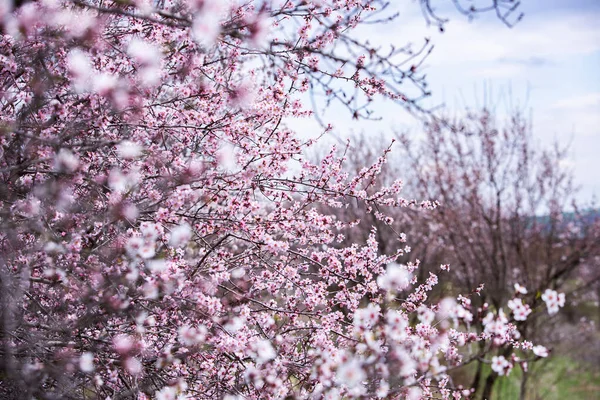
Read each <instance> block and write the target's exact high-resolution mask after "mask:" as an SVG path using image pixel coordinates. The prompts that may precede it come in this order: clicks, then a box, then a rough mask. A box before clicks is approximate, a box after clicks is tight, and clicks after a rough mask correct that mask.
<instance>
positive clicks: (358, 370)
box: [335, 358, 367, 389]
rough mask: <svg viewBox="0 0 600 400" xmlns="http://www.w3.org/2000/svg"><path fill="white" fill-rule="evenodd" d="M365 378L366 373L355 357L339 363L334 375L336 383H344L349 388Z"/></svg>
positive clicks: (357, 384)
mask: <svg viewBox="0 0 600 400" xmlns="http://www.w3.org/2000/svg"><path fill="white" fill-rule="evenodd" d="M365 379H367V374H366V373H365V371H364V370H363V368H362V366H361V365H360V362H359V361H358V360H357V359H356V358H352V359H350V360H349V361H347V362H345V363H344V364H342V365H340V366H339V367H338V369H337V374H336V376H335V380H336V382H337V383H338V384H340V385H345V386H346V387H348V388H350V389H352V388H354V387H357V386H359V385H361V384H362V382H363V381H364V380H365Z"/></svg>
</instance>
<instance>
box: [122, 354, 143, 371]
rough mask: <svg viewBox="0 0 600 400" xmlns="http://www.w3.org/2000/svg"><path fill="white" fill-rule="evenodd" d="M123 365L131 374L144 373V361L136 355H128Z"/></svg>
mask: <svg viewBox="0 0 600 400" xmlns="http://www.w3.org/2000/svg"><path fill="white" fill-rule="evenodd" d="M123 366H124V367H125V369H126V370H127V372H129V373H130V374H131V375H140V374H141V373H142V369H143V366H142V363H141V362H140V360H138V359H137V358H135V357H128V358H127V359H126V360H125V362H123Z"/></svg>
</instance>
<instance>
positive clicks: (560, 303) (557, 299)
mask: <svg viewBox="0 0 600 400" xmlns="http://www.w3.org/2000/svg"><path fill="white" fill-rule="evenodd" d="M542 300H544V302H545V303H546V307H547V308H548V314H550V315H552V314H556V313H557V312H558V309H559V307H564V306H565V294H564V293H560V294H559V293H558V292H557V291H556V290H552V289H546V291H545V292H544V294H543V295H542Z"/></svg>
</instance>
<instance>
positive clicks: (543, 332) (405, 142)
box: [338, 109, 600, 399]
mask: <svg viewBox="0 0 600 400" xmlns="http://www.w3.org/2000/svg"><path fill="white" fill-rule="evenodd" d="M424 128H425V129H424V135H423V136H422V137H421V138H415V136H414V135H413V136H411V137H409V136H408V135H406V134H397V135H396V138H397V141H398V142H399V143H400V145H399V146H397V144H394V145H392V147H391V149H392V151H391V155H390V156H389V162H388V163H387V164H386V165H385V167H384V172H383V173H382V174H381V176H380V178H379V181H378V182H372V185H371V187H370V188H366V190H373V191H375V190H377V188H378V187H380V186H381V185H384V184H388V183H389V182H391V181H393V180H395V179H397V178H398V177H401V178H402V179H403V180H404V183H405V188H404V193H405V194H406V197H407V198H414V199H417V200H415V201H413V207H412V209H410V210H408V211H407V209H402V210H398V212H397V213H396V214H395V219H396V221H402V223H401V224H400V225H402V226H404V230H403V232H397V231H394V230H392V229H391V228H390V226H389V224H388V223H386V221H383V220H378V219H377V213H366V212H365V210H364V209H363V208H364V207H363V206H360V205H356V204H352V205H350V206H349V207H348V208H346V209H340V210H338V213H339V214H340V215H339V217H340V218H342V219H344V220H361V219H362V220H361V222H360V223H359V224H358V225H357V228H356V229H355V230H354V231H353V232H352V233H351V235H349V236H348V237H347V238H346V240H347V242H348V243H353V242H356V241H357V240H365V238H366V237H367V236H368V234H369V227H370V226H371V225H373V226H375V227H376V228H377V237H378V241H379V248H380V251H382V252H383V253H386V252H389V251H391V249H394V248H397V246H398V241H404V240H405V237H406V238H407V239H408V242H409V243H410V245H411V247H412V251H411V252H410V254H408V255H407V256H406V261H408V260H409V257H411V255H412V256H413V257H417V258H419V260H420V262H421V268H420V269H419V273H420V274H421V276H420V277H419V279H420V280H422V279H425V277H426V276H427V274H428V273H429V271H436V272H437V271H439V269H440V265H441V264H449V265H450V267H449V268H450V269H451V271H452V273H451V274H448V280H447V281H446V284H445V285H442V286H440V288H439V290H440V291H441V292H438V293H437V295H439V296H442V295H457V294H459V293H462V294H468V293H474V292H475V291H476V290H477V289H478V288H479V287H480V285H481V284H482V283H485V288H484V290H482V291H481V295H480V296H479V297H478V296H474V301H473V304H472V307H473V310H479V312H475V311H474V314H475V316H476V318H475V320H474V321H473V323H474V325H475V326H476V327H477V330H478V332H480V333H481V332H482V331H483V325H482V323H481V321H482V319H483V317H484V316H485V315H486V314H487V312H488V311H487V310H492V311H498V310H499V309H501V308H502V305H503V304H506V302H507V301H508V300H509V299H511V297H512V296H514V294H515V284H518V285H521V286H523V287H525V288H526V290H527V294H526V295H524V296H523V298H524V300H526V302H527V303H529V304H531V305H532V308H533V309H534V311H543V312H540V313H534V314H532V316H531V317H530V318H528V319H527V320H526V321H514V320H513V322H515V323H517V325H518V327H519V331H520V333H521V334H522V335H523V337H524V338H526V339H528V340H534V341H536V342H539V343H542V344H544V345H546V346H548V347H550V348H551V349H552V350H553V353H554V355H555V356H556V357H557V358H562V357H567V358H570V359H573V360H575V361H576V362H577V363H580V362H589V363H591V364H594V363H595V364H598V363H599V362H600V348H599V347H598V345H597V343H598V332H597V330H595V329H594V328H593V326H594V324H595V323H597V319H598V311H599V308H598V298H599V295H600V292H599V291H600V285H599V279H600V269H599V265H600V218H598V217H599V215H600V214H599V213H598V211H597V209H595V208H594V206H593V205H587V206H585V207H582V206H580V205H579V204H577V203H576V201H575V193H576V190H577V188H576V186H575V184H574V181H573V174H572V171H571V170H570V169H569V163H568V147H567V146H563V145H561V144H559V143H553V144H552V145H550V146H542V145H540V144H539V143H536V142H535V140H534V138H533V136H532V126H531V123H530V121H529V120H528V119H527V118H525V117H524V116H523V113H522V112H521V111H519V110H515V111H513V112H512V113H511V114H510V115H509V117H508V118H506V119H502V118H499V117H497V116H496V115H494V113H492V112H490V111H489V110H487V109H481V110H477V111H468V112H467V113H466V114H464V115H462V116H460V117H456V118H448V117H436V118H431V119H430V120H429V121H428V122H426V123H425V126H424ZM374 143H385V140H384V139H383V137H382V140H381V141H377V140H373V139H372V138H369V137H367V136H365V135H362V136H360V137H358V138H356V141H355V142H353V144H352V145H351V148H350V150H349V151H347V154H348V157H349V161H350V162H349V165H353V166H355V168H356V170H357V171H359V170H360V169H361V168H362V166H363V165H368V164H369V163H370V162H372V160H373V159H374V158H375V157H376V156H377V155H378V154H381V151H382V147H383V145H381V146H378V145H377V144H374ZM388 144H389V140H388ZM396 147H399V148H396ZM421 201H437V202H439V205H438V207H437V209H436V210H434V211H431V210H424V209H422V208H421V207H419V204H421ZM382 211H384V210H382ZM389 211H390V210H385V214H386V215H389V214H388V213H389ZM444 268H445V267H444ZM546 288H552V289H554V290H557V291H559V292H564V293H565V294H566V298H567V301H566V305H565V310H564V311H565V312H562V313H559V314H557V315H552V316H551V315H548V313H547V312H546V310H545V305H544V302H543V300H542V298H541V295H542V293H543V292H544V290H545V289H546ZM477 300H478V301H477ZM505 312H506V314H507V315H508V314H509V313H510V310H505ZM550 328H552V329H550ZM484 350H486V349H483V348H482V349H481V351H484ZM488 350H489V349H488ZM499 354H502V355H504V356H505V357H509V356H511V354H510V352H509V353H507V354H504V353H499ZM551 365H552V364H547V365H546V367H548V366H551ZM547 372H548V370H547V369H544V368H543V367H538V368H536V369H535V370H533V369H532V370H531V371H529V372H523V373H522V374H520V375H519V376H518V378H517V379H519V380H520V382H519V383H518V388H517V389H515V396H519V398H521V399H530V398H531V399H533V398H540V397H539V396H540V395H541V396H542V397H543V398H547V397H546V396H544V395H542V394H541V393H543V390H541V388H543V387H547V384H548V382H545V383H544V384H543V385H542V384H541V382H540V379H541V376H542V375H543V374H546V376H548V374H547ZM571 372H574V371H571ZM514 376H516V375H514ZM514 376H513V377H512V378H511V379H515V378H514ZM456 378H457V379H458V380H459V381H461V383H463V384H464V385H466V386H471V387H473V388H475V389H476V390H477V393H478V397H480V398H482V399H490V398H498V397H496V396H497V395H498V394H496V396H494V397H492V395H493V388H494V387H495V385H496V387H498V386H499V383H498V384H497V383H496V382H497V381H498V378H499V376H498V375H497V374H496V373H489V368H487V367H486V366H485V364H484V363H483V361H482V360H474V362H473V365H471V366H469V367H467V368H464V369H463V370H461V371H457V374H456ZM505 379H508V378H505ZM545 379H547V378H545ZM561 379H565V377H564V376H563V377H562V378H561ZM583 393H584V396H586V394H585V393H586V392H583ZM589 394H590V393H589V392H587V395H589ZM511 398H512V397H511ZM584 398H585V397H584Z"/></svg>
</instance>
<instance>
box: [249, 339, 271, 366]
mask: <svg viewBox="0 0 600 400" xmlns="http://www.w3.org/2000/svg"><path fill="white" fill-rule="evenodd" d="M252 347H253V350H254V353H255V355H254V360H255V361H256V363H257V364H264V363H266V362H267V361H270V360H273V359H274V358H275V357H277V353H276V352H275V349H274V348H273V345H272V344H271V342H270V341H269V340H267V339H264V340H259V341H258V342H255V343H254V345H253V346H252Z"/></svg>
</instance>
